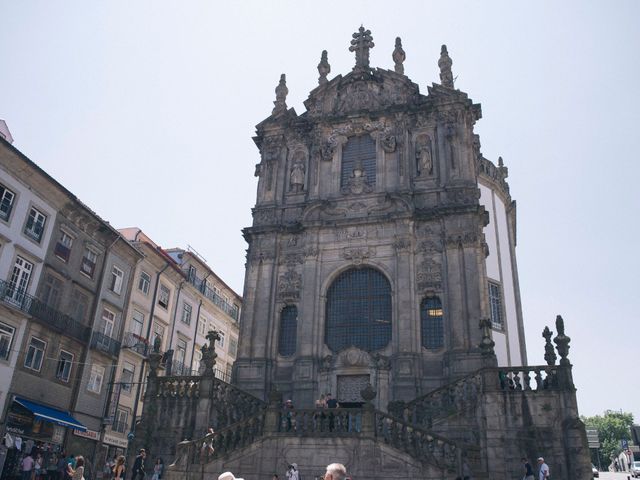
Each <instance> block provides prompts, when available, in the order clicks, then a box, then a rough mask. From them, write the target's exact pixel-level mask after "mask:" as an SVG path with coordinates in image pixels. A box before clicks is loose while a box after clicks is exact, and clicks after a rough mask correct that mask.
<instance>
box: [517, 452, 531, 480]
mask: <svg viewBox="0 0 640 480" xmlns="http://www.w3.org/2000/svg"><path fill="white" fill-rule="evenodd" d="M520 460H521V461H522V466H523V467H524V479H523V480H535V477H534V475H533V468H532V467H531V464H530V463H529V461H528V460H527V459H526V458H524V457H522V458H521V459H520Z"/></svg>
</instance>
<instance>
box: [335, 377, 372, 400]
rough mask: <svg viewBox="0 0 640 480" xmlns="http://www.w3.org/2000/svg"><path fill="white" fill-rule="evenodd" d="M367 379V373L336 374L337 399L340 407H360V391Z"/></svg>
mask: <svg viewBox="0 0 640 480" xmlns="http://www.w3.org/2000/svg"><path fill="white" fill-rule="evenodd" d="M369 381H370V378H369V375H338V394H337V399H338V403H339V404H340V407H344V408H359V407H362V405H363V404H364V399H363V398H362V395H361V394H360V391H361V390H364V389H365V388H366V386H367V385H368V384H369Z"/></svg>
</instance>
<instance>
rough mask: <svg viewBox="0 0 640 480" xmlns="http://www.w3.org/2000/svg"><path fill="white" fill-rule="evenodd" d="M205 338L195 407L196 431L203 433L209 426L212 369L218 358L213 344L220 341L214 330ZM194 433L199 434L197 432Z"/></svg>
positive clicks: (213, 378)
mask: <svg viewBox="0 0 640 480" xmlns="http://www.w3.org/2000/svg"><path fill="white" fill-rule="evenodd" d="M206 338H207V340H209V345H203V346H202V349H201V350H202V362H203V363H204V366H205V368H204V371H203V373H202V376H201V377H200V382H199V385H198V389H199V395H198V403H197V407H196V429H197V428H201V429H202V430H203V432H206V430H207V428H208V427H210V426H211V425H210V421H211V397H212V396H213V388H214V382H216V379H215V370H214V369H215V365H216V358H217V357H218V355H217V354H216V350H215V342H216V341H217V340H219V339H220V335H219V334H218V332H216V331H215V330H210V331H209V333H207V337H206ZM195 433H196V435H198V434H199V432H197V431H196V432H195Z"/></svg>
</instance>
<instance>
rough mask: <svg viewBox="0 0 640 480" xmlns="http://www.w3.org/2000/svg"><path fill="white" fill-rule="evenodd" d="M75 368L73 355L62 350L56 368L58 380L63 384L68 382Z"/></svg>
mask: <svg viewBox="0 0 640 480" xmlns="http://www.w3.org/2000/svg"><path fill="white" fill-rule="evenodd" d="M72 366H73V353H70V352H67V351H65V350H60V354H59V355H58V365H57V366H56V378H57V379H58V380H62V381H63V382H68V381H69V377H70V376H71V367H72Z"/></svg>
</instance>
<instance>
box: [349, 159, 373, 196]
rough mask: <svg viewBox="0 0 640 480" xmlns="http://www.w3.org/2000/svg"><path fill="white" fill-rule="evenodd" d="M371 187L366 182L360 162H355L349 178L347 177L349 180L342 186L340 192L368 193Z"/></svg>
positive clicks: (365, 175)
mask: <svg viewBox="0 0 640 480" xmlns="http://www.w3.org/2000/svg"><path fill="white" fill-rule="evenodd" d="M372 190H373V189H372V188H371V186H370V185H369V183H368V182H367V174H366V172H365V171H364V168H363V167H362V163H361V162H358V163H356V165H355V167H354V168H353V173H352V174H351V178H349V182H348V184H347V185H346V186H344V187H343V188H342V193H355V194H360V193H365V192H366V193H369V192H371V191H372Z"/></svg>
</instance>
